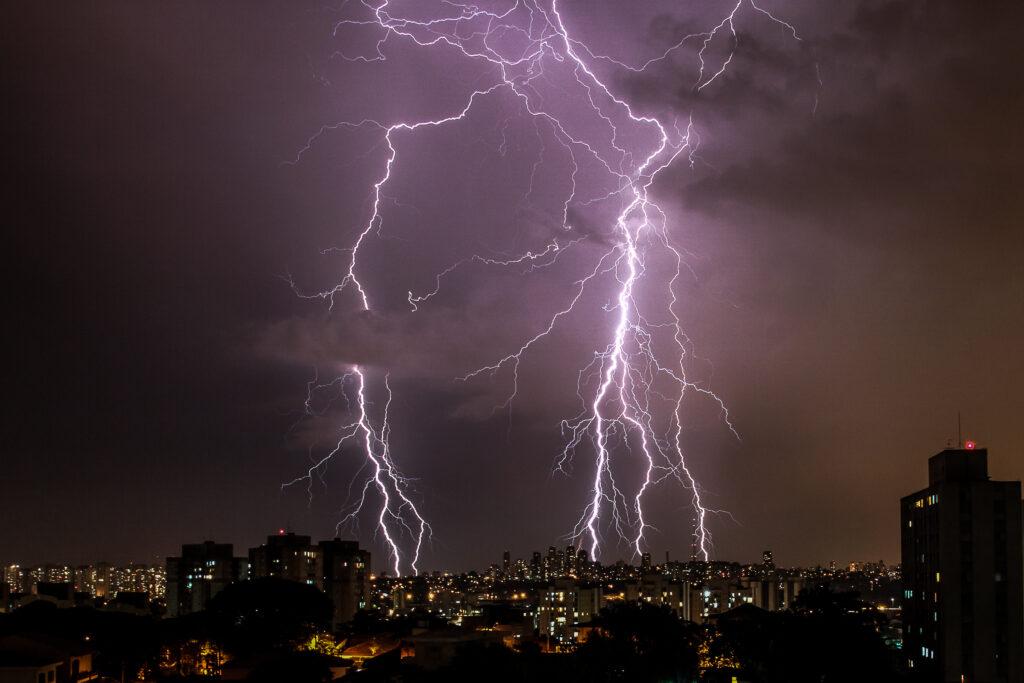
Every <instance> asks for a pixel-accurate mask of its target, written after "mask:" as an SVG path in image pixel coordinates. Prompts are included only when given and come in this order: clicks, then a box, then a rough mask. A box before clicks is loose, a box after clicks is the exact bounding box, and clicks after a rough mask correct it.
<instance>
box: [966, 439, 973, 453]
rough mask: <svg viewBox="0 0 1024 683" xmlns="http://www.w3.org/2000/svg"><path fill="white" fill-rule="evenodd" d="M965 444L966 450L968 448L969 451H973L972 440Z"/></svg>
mask: <svg viewBox="0 0 1024 683" xmlns="http://www.w3.org/2000/svg"><path fill="white" fill-rule="evenodd" d="M965 445H966V446H967V450H969V451H973V450H974V442H973V441H968V442H967V443H966V444H965Z"/></svg>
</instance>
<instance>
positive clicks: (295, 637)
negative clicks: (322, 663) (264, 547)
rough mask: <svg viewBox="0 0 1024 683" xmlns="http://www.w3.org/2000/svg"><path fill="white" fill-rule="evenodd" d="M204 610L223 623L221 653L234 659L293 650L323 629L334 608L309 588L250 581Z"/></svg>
mask: <svg viewBox="0 0 1024 683" xmlns="http://www.w3.org/2000/svg"><path fill="white" fill-rule="evenodd" d="M207 611H208V612H210V613H211V616H212V617H213V618H214V619H215V620H216V621H218V622H220V623H222V624H223V629H224V630H223V631H222V633H221V634H220V640H221V642H222V644H223V646H224V649H225V650H226V651H228V652H230V653H232V654H236V655H237V654H249V653H254V652H263V651H266V650H270V649H275V648H293V647H295V646H296V645H298V644H299V643H302V642H304V641H306V640H308V639H309V638H310V637H312V636H313V634H315V633H318V632H320V631H324V630H327V629H328V627H329V626H330V623H331V617H332V616H333V614H334V606H333V604H332V603H331V600H330V598H328V597H327V596H326V595H324V594H323V593H322V592H320V591H319V590H317V589H316V588H314V587H313V586H309V585H306V584H302V583H296V582H294V581H285V580H283V579H256V580H254V581H242V582H239V583H233V584H231V585H230V586H228V587H227V588H225V589H224V590H222V591H221V592H220V593H218V594H217V595H216V596H215V597H214V598H213V599H212V600H210V604H209V607H208V610H207Z"/></svg>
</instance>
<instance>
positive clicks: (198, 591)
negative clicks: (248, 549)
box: [167, 541, 249, 617]
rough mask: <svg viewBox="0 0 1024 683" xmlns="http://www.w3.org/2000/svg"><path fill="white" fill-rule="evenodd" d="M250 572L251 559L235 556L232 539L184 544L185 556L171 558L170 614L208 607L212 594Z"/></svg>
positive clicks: (172, 615)
mask: <svg viewBox="0 0 1024 683" xmlns="http://www.w3.org/2000/svg"><path fill="white" fill-rule="evenodd" d="M248 573H249V572H248V562H246V561H245V560H243V559H241V558H237V557H235V556H234V547H233V546H232V545H231V544H230V543H214V542H213V541H206V542H205V543H196V544H192V545H183V546H181V557H168V558H167V616H169V617H178V616H181V615H184V614H191V613H192V612H199V611H201V610H204V609H206V603H207V602H208V601H209V600H210V598H212V597H213V596H215V595H216V594H217V593H219V592H221V591H222V590H224V589H225V588H226V587H227V586H228V585H229V584H230V583H232V582H233V581H240V580H244V579H245V578H246V577H247V576H248Z"/></svg>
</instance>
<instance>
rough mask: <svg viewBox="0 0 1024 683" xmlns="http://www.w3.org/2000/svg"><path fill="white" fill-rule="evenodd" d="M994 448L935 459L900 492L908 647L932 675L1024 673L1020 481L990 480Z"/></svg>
mask: <svg viewBox="0 0 1024 683" xmlns="http://www.w3.org/2000/svg"><path fill="white" fill-rule="evenodd" d="M987 457H988V453H987V451H986V450H985V449H973V450H972V449H947V450H944V451H942V452H941V453H939V454H938V455H935V456H932V457H931V458H930V459H929V460H928V488H926V489H923V490H921V491H918V492H917V493H914V494H911V495H909V496H907V497H905V498H903V499H902V500H901V501H900V527H901V545H902V555H903V585H904V597H903V651H904V653H905V654H906V656H907V658H908V660H909V664H910V666H911V667H912V668H913V669H914V670H916V671H918V672H920V673H921V674H923V676H924V679H925V680H929V681H943V682H949V683H955V682H959V681H965V682H972V681H978V682H985V683H1021V681H1022V680H1024V674H1022V671H1024V669H1022V650H1024V619H1022V616H1024V595H1022V582H1024V576H1022V571H1021V564H1022V557H1021V485H1020V482H1019V481H1014V482H1009V481H989V479H988V463H987Z"/></svg>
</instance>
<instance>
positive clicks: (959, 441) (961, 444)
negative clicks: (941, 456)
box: [956, 410, 964, 448]
mask: <svg viewBox="0 0 1024 683" xmlns="http://www.w3.org/2000/svg"><path fill="white" fill-rule="evenodd" d="M956 447H957V448H963V447H964V440H963V435H962V434H961V432H960V411H959V410H958V411H956Z"/></svg>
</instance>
